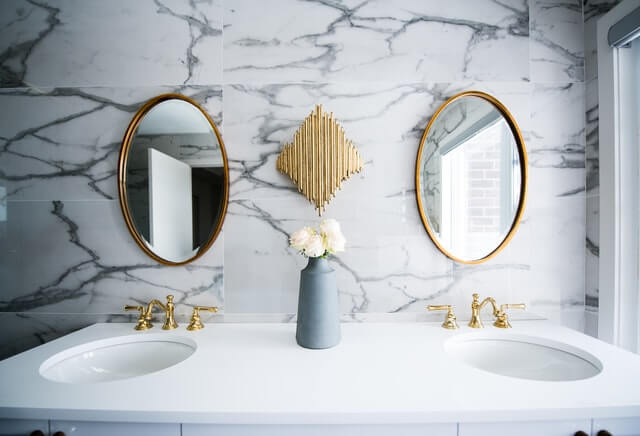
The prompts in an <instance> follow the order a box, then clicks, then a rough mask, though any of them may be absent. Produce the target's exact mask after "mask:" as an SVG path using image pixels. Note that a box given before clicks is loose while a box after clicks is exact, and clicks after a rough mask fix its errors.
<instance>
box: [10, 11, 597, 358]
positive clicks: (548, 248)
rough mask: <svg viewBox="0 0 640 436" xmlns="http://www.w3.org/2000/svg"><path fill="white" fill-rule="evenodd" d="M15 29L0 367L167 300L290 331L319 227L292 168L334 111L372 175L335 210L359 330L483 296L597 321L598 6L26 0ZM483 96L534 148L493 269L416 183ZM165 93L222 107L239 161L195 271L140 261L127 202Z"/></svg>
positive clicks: (352, 187)
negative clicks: (460, 114)
mask: <svg viewBox="0 0 640 436" xmlns="http://www.w3.org/2000/svg"><path fill="white" fill-rule="evenodd" d="M585 10H586V9H585ZM0 17H1V18H0V86H2V89H0V105H1V106H2V107H3V108H4V113H3V116H2V117H1V118H0V146H1V147H2V148H1V149H0V181H1V183H0V184H1V185H2V189H4V190H5V192H6V194H5V195H4V197H3V203H2V205H1V206H2V208H4V209H5V211H6V219H5V220H4V221H1V222H0V244H1V246H2V250H3V251H2V255H1V257H0V282H1V283H2V294H1V296H0V311H1V313H0V327H1V328H2V329H3V331H4V332H6V334H5V335H3V337H2V339H0V358H1V357H5V356H8V355H11V354H13V353H15V352H18V351H21V350H23V349H26V348H29V347H31V346H35V345H37V344H39V343H41V342H43V341H47V340H50V339H53V338H55V337H56V336H59V335H61V334H65V333H67V332H68V331H70V330H73V329H77V328H80V327H83V326H85V325H88V324H91V323H94V322H98V321H120V320H126V319H128V318H129V317H128V316H124V315H123V314H122V306H123V305H124V304H133V303H141V302H144V301H148V300H149V299H151V298H156V297H163V296H164V295H166V294H168V293H172V294H174V295H175V296H176V300H177V303H178V308H177V313H178V315H179V316H184V315H185V314H187V313H188V312H189V309H188V308H187V307H186V306H184V305H185V304H186V305H190V304H191V305H193V304H204V305H220V306H221V307H222V308H223V309H224V310H223V312H224V315H221V317H222V316H224V317H226V318H227V320H230V319H231V320H233V319H237V320H243V319H252V320H257V319H265V320H291V319H292V317H293V315H292V314H294V313H295V311H296V302H297V287H298V277H299V270H300V269H301V268H302V267H303V266H304V264H305V260H304V259H303V258H302V257H301V256H300V255H298V254H297V253H296V251H295V250H293V249H291V248H289V247H288V241H287V238H288V234H289V233H290V232H292V231H294V230H296V229H297V228H299V227H300V226H301V225H304V224H311V223H314V222H316V221H317V220H318V217H317V215H316V212H315V210H314V208H313V206H312V205H311V204H309V203H308V202H307V201H306V200H305V199H304V198H303V197H302V196H301V195H300V194H299V193H297V191H296V188H295V186H294V185H293V184H292V183H291V182H290V180H289V179H288V178H287V177H286V176H285V175H283V174H280V173H278V172H277V171H276V169H275V161H276V158H277V154H278V153H279V151H280V149H281V146H282V145H283V144H284V143H285V142H286V141H290V140H291V138H292V136H293V133H294V132H295V130H296V129H297V128H298V126H299V124H300V123H301V121H302V120H303V119H304V118H305V117H306V116H307V115H308V114H309V113H310V112H311V110H312V109H313V108H314V106H315V105H316V104H322V105H323V106H324V108H325V110H327V111H331V112H334V114H335V116H336V118H337V119H338V121H339V122H340V123H341V125H342V126H344V128H345V131H346V132H347V136H348V137H349V138H351V139H352V140H353V141H354V144H355V145H356V147H357V148H358V150H359V151H360V153H361V154H362V156H363V159H364V162H365V164H364V168H363V171H362V172H361V173H360V174H356V175H354V176H353V177H352V178H351V179H349V180H348V181H346V182H345V183H344V184H343V188H342V190H341V191H339V192H338V193H337V195H336V197H335V198H334V199H333V200H332V201H331V203H330V204H329V205H328V207H327V210H326V212H325V214H324V216H325V217H332V218H336V219H338V220H339V221H340V222H341V223H342V226H343V231H344V233H345V235H346V237H347V243H348V244H347V251H346V253H343V254H341V255H340V256H339V257H338V258H334V259H333V260H332V265H333V267H334V268H335V270H336V271H337V278H338V286H339V288H340V293H341V294H340V295H341V305H342V310H343V312H344V314H345V316H344V319H345V320H347V319H352V320H356V321H358V320H367V319H373V320H375V319H389V318H394V319H425V317H426V315H424V314H423V313H424V311H425V306H426V305H427V304H430V303H452V304H454V305H455V306H456V307H457V314H458V317H459V318H460V319H464V318H468V315H469V309H468V307H469V304H470V301H471V297H470V295H471V293H472V292H474V291H477V292H479V293H480V294H481V295H491V296H494V297H495V298H496V299H497V300H498V301H499V302H510V303H519V302H526V303H527V304H528V305H529V309H528V311H529V312H531V313H536V314H540V315H543V316H547V317H550V318H552V319H554V320H558V321H560V322H563V323H565V324H568V325H571V326H573V327H576V328H582V327H583V313H584V311H583V309H584V302H585V277H586V276H587V275H588V274H587V273H586V271H585V256H586V255H587V254H586V253H585V240H586V236H587V231H586V227H585V224H586V222H587V221H586V217H585V213H586V207H587V202H588V197H587V194H586V191H585V180H586V178H585V115H584V114H585V82H584V77H585V68H584V33H583V5H582V4H581V2H580V1H579V0H574V1H569V2H567V1H563V2H560V1H557V0H554V1H549V0H545V1H542V0H535V1H532V2H527V1H526V0H520V1H517V0H509V1H507V0H505V1H502V2H496V1H491V0H476V1H474V2H473V6H472V7H470V2H468V0H447V1H443V0H433V1H424V0H413V1H409V0H406V1H394V2H388V1H383V0H380V1H364V2H352V1H344V2H338V1H336V2H324V1H313V0H312V1H298V0H277V1H276V0H273V1H270V2H260V3H257V2H255V1H248V0H247V1H239V0H236V1H231V0H224V1H223V0H218V1H202V2H189V3H187V2H183V1H172V2H170V1H165V0H155V1H152V0H148V1H136V2H131V1H127V0H118V1H111V2H100V1H96V0H92V1H71V0H64V1H56V2H49V3H46V2H39V3H37V4H35V3H33V4H32V3H30V2H27V1H16V0H9V1H3V2H0ZM471 89H474V90H480V91H484V92H488V93H490V94H492V95H494V96H496V97H497V98H498V99H499V100H501V101H502V102H503V103H504V104H505V105H506V106H507V107H508V108H509V110H510V111H511V113H512V114H513V115H514V117H515V119H516V121H517V122H518V124H519V126H520V128H521V129H522V131H523V135H524V137H525V141H526V146H527V151H528V153H529V185H528V197H527V204H526V208H525V213H524V219H523V221H522V223H521V225H520V227H519V229H518V231H517V233H516V235H515V237H514V239H513V240H512V241H511V243H510V244H509V245H508V246H507V247H506V249H505V250H503V251H502V252H501V253H500V254H499V255H498V256H496V257H495V258H493V259H492V260H490V261H489V262H487V263H484V264H481V265H461V264H456V263H454V262H452V261H451V260H449V259H448V258H446V257H445V256H444V255H442V254H441V253H440V252H439V251H437V249H436V248H435V246H434V245H433V243H432V242H431V241H430V240H429V238H428V236H427V233H426V231H425V230H424V227H423V226H422V223H421V221H420V217H419V214H418V211H417V207H416V201H415V191H414V189H415V187H414V176H415V159H416V154H417V151H418V146H419V142H420V137H421V135H422V133H423V130H424V128H425V127H426V125H427V122H428V121H429V119H430V116H431V115H432V114H433V113H434V112H435V110H436V109H437V108H438V106H439V105H440V104H442V103H443V102H444V101H445V100H446V99H447V98H448V97H450V96H452V95H453V94H455V93H458V92H460V91H464V90H471ZM164 92H179V93H183V94H185V95H188V96H190V97H192V98H194V99H195V100H196V101H198V102H199V103H201V104H202V105H203V107H204V108H205V109H206V110H207V111H208V112H209V114H211V116H212V117H213V118H214V120H215V122H216V123H217V124H218V126H219V128H220V130H221V133H222V136H223V140H224V142H225V146H226V149H227V153H228V156H229V164H230V179H231V185H230V203H229V209H228V213H227V217H226V220H225V223H224V226H223V231H222V233H221V234H220V235H219V237H218V239H217V240H216V243H215V244H214V246H213V247H212V248H211V249H210V251H209V252H208V253H207V254H206V255H204V256H203V257H201V258H200V259H198V260H197V261H196V262H194V263H193V264H191V265H187V266H183V267H167V266H163V265H160V264H157V263H155V262H154V261H153V260H152V259H150V258H148V257H147V256H146V255H145V254H144V253H143V252H142V251H141V250H140V249H139V248H138V246H137V245H136V244H135V243H134V241H133V239H132V238H131V236H130V235H129V233H128V231H127V228H126V226H125V223H124V220H123V218H122V214H121V212H120V206H119V203H118V199H117V185H116V167H117V160H118V153H119V148H120V142H121V140H122V136H123V134H124V131H125V129H126V127H127V125H128V123H129V121H130V119H131V117H132V116H133V115H134V114H135V112H136V111H137V110H138V108H139V107H140V106H141V104H142V103H143V102H144V101H146V100H148V99H149V98H151V97H153V96H155V95H157V94H160V93H164ZM589 198H591V197H589ZM2 216H3V214H2V213H1V211H0V217H2ZM252 314H258V315H252ZM403 314H404V315H403ZM440 316H441V314H440V315H438V318H439V317H440Z"/></svg>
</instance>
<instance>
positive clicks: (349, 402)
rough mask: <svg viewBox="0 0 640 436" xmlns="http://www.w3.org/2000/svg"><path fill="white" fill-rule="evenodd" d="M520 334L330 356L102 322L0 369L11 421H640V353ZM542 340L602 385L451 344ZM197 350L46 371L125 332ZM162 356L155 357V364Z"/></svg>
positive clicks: (407, 334)
mask: <svg viewBox="0 0 640 436" xmlns="http://www.w3.org/2000/svg"><path fill="white" fill-rule="evenodd" d="M513 327H514V328H512V329H510V330H501V329H496V328H494V327H492V326H491V325H490V324H489V323H487V325H486V326H485V328H484V329H483V330H474V329H470V328H468V327H466V326H461V328H460V329H459V330H456V331H449V330H445V329H443V328H441V327H440V326H439V324H436V323H425V324H420V323H395V324H394V323H348V324H343V325H342V336H343V338H342V342H341V343H340V344H339V345H338V346H337V347H335V348H331V349H328V350H307V349H304V348H301V347H299V346H297V345H296V342H295V338H294V336H295V324H230V323H216V324H208V325H207V326H206V328H205V329H204V330H201V331H198V332H189V331H187V330H185V326H184V325H182V326H180V327H179V328H178V329H176V330H173V331H162V330H161V329H160V328H159V325H156V327H155V328H154V329H152V330H150V331H148V332H136V331H134V330H133V326H132V325H131V324H96V325H93V326H91V327H88V328H85V329H83V330H80V331H78V332H75V333H72V334H70V335H67V336H65V337H62V338H60V339H58V340H55V341H52V342H49V343H47V344H45V345H43V346H40V347H38V348H35V349H32V350H29V351H27V352H25V353H22V354H19V355H17V356H14V357H12V358H9V359H6V360H4V361H2V362H0V418H25V419H39V418H40V419H68V420H92V421H140V422H181V423H243V424H248V423H305V424H312V423H323V424H327V423H396V422H405V423H423V422H480V421H501V420H537V419H575V418H597V417H623V416H640V357H639V356H636V355H634V354H632V353H628V352H626V351H623V350H620V349H617V348H615V347H612V346H610V345H608V344H605V343H604V342H601V341H598V340H596V339H593V338H591V337H589V336H586V335H584V334H581V333H579V332H576V331H573V330H570V329H568V328H564V327H560V326H557V325H554V324H551V323H550V322H547V321H515V322H513ZM487 333H490V334H491V335H498V336H499V335H504V336H508V335H531V336H536V337H541V338H547V339H552V340H554V341H558V342H564V343H567V344H570V345H572V346H575V347H579V348H581V349H583V350H586V351H588V352H589V353H592V354H593V355H594V356H596V357H597V358H598V359H600V361H601V362H602V365H603V368H604V369H603V371H602V372H601V373H600V374H598V375H596V376H595V377H592V378H589V379H585V380H579V381H571V382H558V381H555V382H544V381H533V380H523V379H517V378H510V377H506V376H500V375H495V374H492V373H488V372H485V371H482V370H479V369H475V368H473V367H471V366H468V365H466V364H464V363H462V362H460V361H457V360H455V359H453V358H452V357H451V356H450V355H448V354H447V353H446V352H445V350H444V342H445V341H446V340H447V339H448V338H451V337H453V336H457V335H470V334H485V335H486V334H487ZM149 334H152V335H158V334H161V335H167V337H169V336H179V337H183V338H189V339H192V340H193V341H195V342H196V344H197V345H198V348H197V350H196V352H195V353H194V354H193V355H192V356H191V357H189V358H188V359H187V360H185V361H183V362H181V363H179V364H177V365H175V366H173V367H170V368H167V369H164V370H162V371H159V372H156V373H153V374H149V375H145V376H141V377H137V378H131V379H126V380H119V381H111V382H104V383H96V384H78V385H74V384H65V383H58V382H53V381H49V380H47V379H45V378H43V377H42V376H40V374H39V367H40V365H41V364H42V362H43V361H45V360H46V359H48V358H49V357H51V356H53V355H54V354H56V353H58V352H60V351H62V350H65V349H67V348H69V347H72V346H76V345H79V344H83V343H86V342H90V341H93V340H97V339H104V338H110V337H115V336H122V335H149ZM148 358H149V359H153V358H154V356H153V355H150V356H148Z"/></svg>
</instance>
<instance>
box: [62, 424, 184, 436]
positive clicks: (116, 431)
mask: <svg viewBox="0 0 640 436" xmlns="http://www.w3.org/2000/svg"><path fill="white" fill-rule="evenodd" d="M58 431H61V432H63V433H64V434H65V436H180V424H146V423H137V422H135V423H128V422H84V421H51V434H54V433H55V432H58Z"/></svg>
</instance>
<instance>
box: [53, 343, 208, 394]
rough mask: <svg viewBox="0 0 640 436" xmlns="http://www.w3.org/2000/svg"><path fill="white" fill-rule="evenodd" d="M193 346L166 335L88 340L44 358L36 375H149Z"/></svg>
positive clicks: (71, 378) (63, 378) (100, 378)
mask: <svg viewBox="0 0 640 436" xmlns="http://www.w3.org/2000/svg"><path fill="white" fill-rule="evenodd" d="M196 348H197V345H196V343H195V342H193V341H192V340H190V339H186V338H179V337H167V336H166V335H131V336H120V337H116V338H109V339H103V340H99V341H94V342H88V343H86V344H83V345H78V346H77V347H72V348H69V349H67V350H64V351H61V352H60V353H58V354H55V355H53V356H52V357H50V358H49V359H47V360H45V361H44V362H43V363H42V365H41V366H40V375H41V376H43V377H44V378H46V379H49V380H52V381H56V382H60V383H75V384H82V383H100V382H107V381H114V380H122V379H127V378H131V377H138V376H141V375H146V374H151V373H154V372H157V371H160V370H162V369H165V368H169V367H170V366H173V365H176V364H178V363H180V362H182V361H183V360H185V359H187V358H188V357H189V356H191V355H192V354H193V353H194V352H195V351H196Z"/></svg>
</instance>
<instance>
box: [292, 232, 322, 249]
mask: <svg viewBox="0 0 640 436" xmlns="http://www.w3.org/2000/svg"><path fill="white" fill-rule="evenodd" d="M315 234H316V232H315V231H314V230H313V229H312V228H311V227H303V228H301V229H300V230H298V231H297V232H295V233H294V234H293V235H291V238H289V243H290V244H291V246H292V247H293V248H295V249H296V250H300V251H302V250H304V249H305V247H306V246H307V244H308V243H309V241H310V240H311V238H312V237H313V235H315Z"/></svg>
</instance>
